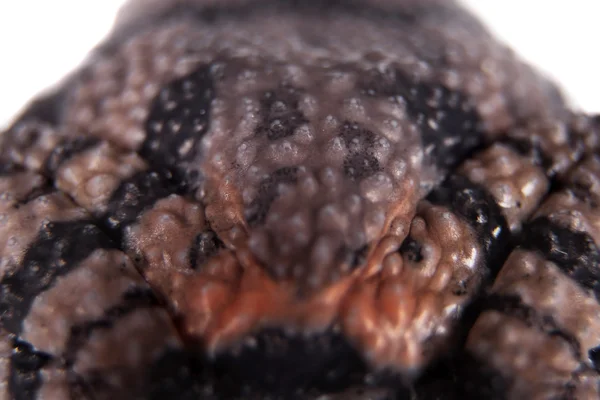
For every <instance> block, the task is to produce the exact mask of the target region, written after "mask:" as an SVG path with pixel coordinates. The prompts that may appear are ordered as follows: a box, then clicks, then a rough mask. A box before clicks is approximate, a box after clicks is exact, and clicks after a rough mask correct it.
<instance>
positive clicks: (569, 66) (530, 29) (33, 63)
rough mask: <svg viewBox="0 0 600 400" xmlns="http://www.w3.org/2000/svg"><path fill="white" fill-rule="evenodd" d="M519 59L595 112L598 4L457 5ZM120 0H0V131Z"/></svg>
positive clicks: (59, 72)
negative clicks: (465, 8)
mask: <svg viewBox="0 0 600 400" xmlns="http://www.w3.org/2000/svg"><path fill="white" fill-rule="evenodd" d="M463 1H464V2H465V3H467V4H468V5H469V6H470V7H472V8H473V9H474V10H475V11H476V12H477V13H478V14H479V15H480V16H481V17H482V18H483V19H484V21H486V22H487V23H488V24H489V26H490V28H491V29H492V30H493V31H494V32H495V33H496V34H497V35H498V36H499V37H501V38H502V39H503V40H504V41H506V42H508V43H509V44H510V45H511V46H512V47H513V48H515V49H516V50H517V52H518V53H519V54H521V55H522V56H523V57H525V58H526V59H527V60H529V61H530V62H532V63H533V64H535V65H536V66H537V67H538V68H541V69H542V70H543V71H544V72H545V73H546V74H547V75H549V76H551V77H552V78H554V79H555V80H557V81H558V82H560V83H561V84H562V86H563V88H564V89H565V91H566V93H567V94H568V95H569V96H570V98H571V99H572V100H573V102H574V104H575V105H576V106H577V107H578V108H582V109H584V110H587V111H589V112H600V43H599V41H600V24H599V23H598V15H600V1H599V0H569V1H563V0H463ZM123 3H124V0H0V127H2V126H3V125H6V124H7V123H8V121H9V120H10V118H12V117H14V115H15V114H16V113H17V112H18V111H19V110H20V109H21V108H22V107H23V106H24V105H25V103H26V102H27V101H28V100H30V99H31V98H32V97H33V96H34V95H35V94H37V93H38V92H40V91H41V90H42V89H45V88H47V87H49V86H51V85H52V84H54V83H55V82H57V81H58V80H59V79H61V78H62V77H63V76H64V75H65V74H67V73H68V72H69V71H71V70H73V69H74V68H75V67H76V66H77V65H78V64H79V63H80V62H81V61H82V60H83V59H84V57H85V55H86V54H87V52H88V51H89V50H90V49H91V48H92V47H93V46H94V44H96V43H97V42H98V41H100V40H101V39H102V38H103V37H104V36H105V35H106V33H107V32H108V30H109V29H110V27H111V24H112V20H113V18H114V15H115V13H116V12H117V10H118V8H119V7H120V6H121V5H122V4H123Z"/></svg>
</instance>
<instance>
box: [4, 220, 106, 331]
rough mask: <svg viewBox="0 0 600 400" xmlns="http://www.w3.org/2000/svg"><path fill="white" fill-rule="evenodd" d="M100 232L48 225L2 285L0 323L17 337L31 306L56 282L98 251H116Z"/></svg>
mask: <svg viewBox="0 0 600 400" xmlns="http://www.w3.org/2000/svg"><path fill="white" fill-rule="evenodd" d="M114 248H116V246H115V243H114V242H112V241H111V240H110V239H108V237H106V235H104V234H103V233H102V232H101V231H100V229H98V228H97V227H96V226H95V225H93V224H92V223H91V222H88V221H69V222H49V223H47V224H46V225H44V226H43V227H42V229H41V230H40V232H39V233H38V236H37V238H36V240H35V241H34V242H33V243H32V244H31V245H30V246H29V247H28V249H27V251H26V252H25V256H24V257H23V262H22V263H21V265H20V266H19V267H18V268H17V269H16V270H14V271H11V272H9V273H8V274H7V275H5V276H4V278H3V279H2V281H0V310H2V313H1V314H0V321H1V322H2V326H3V327H4V328H5V329H6V330H7V331H9V332H11V333H13V334H16V335H18V334H19V332H20V331H21V323H22V322H23V320H24V319H25V317H26V316H27V313H28V312H29V308H30V307H31V304H32V303H33V301H34V300H35V298H36V297H37V295H39V294H40V293H41V292H43V291H45V290H47V289H48V288H50V287H51V286H52V285H53V283H54V281H55V279H56V278H58V277H59V276H62V275H66V274H68V273H69V272H70V271H72V270H73V269H75V268H77V266H78V264H79V263H80V262H81V261H83V260H84V259H85V258H87V257H88V256H89V255H90V254H91V253H92V252H93V251H94V250H97V249H114Z"/></svg>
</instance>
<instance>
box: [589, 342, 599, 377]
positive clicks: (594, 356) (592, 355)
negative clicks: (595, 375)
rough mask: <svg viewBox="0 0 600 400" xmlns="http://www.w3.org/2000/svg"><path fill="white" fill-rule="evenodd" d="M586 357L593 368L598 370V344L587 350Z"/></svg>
mask: <svg viewBox="0 0 600 400" xmlns="http://www.w3.org/2000/svg"><path fill="white" fill-rule="evenodd" d="M588 357H589V359H590V361H591V362H592V365H593V366H594V369H595V370H596V371H598V372H600V346H596V347H594V348H593V349H590V350H589V351H588Z"/></svg>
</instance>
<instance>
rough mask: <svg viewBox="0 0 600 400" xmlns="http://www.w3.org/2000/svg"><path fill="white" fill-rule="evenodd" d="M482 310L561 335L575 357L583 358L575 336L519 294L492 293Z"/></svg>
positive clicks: (546, 333)
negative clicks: (522, 298)
mask: <svg viewBox="0 0 600 400" xmlns="http://www.w3.org/2000/svg"><path fill="white" fill-rule="evenodd" d="M482 310H483V311H488V310H494V311H498V312H501V313H502V314H504V315H508V316H511V317H513V318H517V319H519V320H521V321H523V322H525V323H526V324H527V325H528V326H530V327H532V328H534V329H536V330H538V331H540V332H543V333H544V334H545V335H546V336H550V337H559V338H561V339H562V340H564V341H565V342H566V343H567V345H568V346H569V348H570V349H571V353H572V354H573V356H574V357H575V359H577V360H581V358H582V352H581V347H580V345H579V341H578V340H577V338H576V337H575V336H573V335H572V334H571V333H569V332H567V331H565V330H564V328H563V327H561V326H559V325H558V323H557V322H556V321H555V320H554V318H553V317H552V316H551V315H541V314H540V313H538V312H537V311H536V309H535V308H533V307H531V306H529V305H527V304H525V303H523V301H522V300H521V298H520V297H519V296H516V295H501V294H492V295H490V296H488V297H486V299H485V300H484V302H483V305H482Z"/></svg>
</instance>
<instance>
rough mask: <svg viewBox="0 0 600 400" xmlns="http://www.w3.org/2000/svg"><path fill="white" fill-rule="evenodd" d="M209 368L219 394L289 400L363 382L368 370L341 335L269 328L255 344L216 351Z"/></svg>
mask: <svg viewBox="0 0 600 400" xmlns="http://www.w3.org/2000/svg"><path fill="white" fill-rule="evenodd" d="M210 370H211V375H212V376H211V378H212V379H211V384H212V385H213V387H214V388H215V390H216V393H218V394H219V396H218V398H231V397H234V398H235V397H241V398H248V397H247V396H252V398H263V397H261V396H268V395H270V396H275V397H277V396H281V398H290V397H291V396H293V395H295V394H298V393H306V394H311V393H315V394H317V393H319V394H322V393H336V392H339V391H342V390H344V389H346V388H348V387H351V386H356V385H364V376H365V374H366V373H367V370H368V368H367V366H366V364H365V363H364V362H363V361H362V359H361V358H360V356H359V354H358V352H357V351H356V350H354V349H353V348H352V347H351V346H350V345H349V344H348V342H347V341H346V340H345V339H344V338H343V337H342V336H341V335H340V334H336V333H332V332H329V331H327V332H323V333H319V334H315V335H311V336H305V335H303V334H297V335H296V334H291V333H289V334H287V333H284V332H282V331H281V330H278V329H265V330H262V331H261V332H260V333H258V334H257V335H255V336H254V343H253V344H252V345H250V346H248V345H243V344H240V348H238V349H232V350H229V351H227V352H225V353H222V354H219V355H217V356H216V358H215V359H214V360H213V361H212V362H211V364H210ZM285 396H288V397H285ZM315 397H316V396H315Z"/></svg>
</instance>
